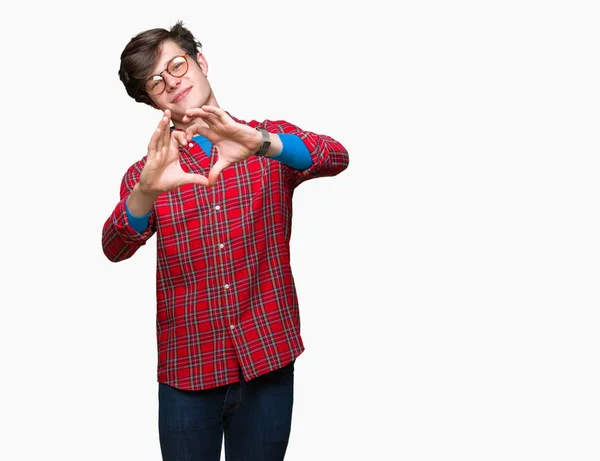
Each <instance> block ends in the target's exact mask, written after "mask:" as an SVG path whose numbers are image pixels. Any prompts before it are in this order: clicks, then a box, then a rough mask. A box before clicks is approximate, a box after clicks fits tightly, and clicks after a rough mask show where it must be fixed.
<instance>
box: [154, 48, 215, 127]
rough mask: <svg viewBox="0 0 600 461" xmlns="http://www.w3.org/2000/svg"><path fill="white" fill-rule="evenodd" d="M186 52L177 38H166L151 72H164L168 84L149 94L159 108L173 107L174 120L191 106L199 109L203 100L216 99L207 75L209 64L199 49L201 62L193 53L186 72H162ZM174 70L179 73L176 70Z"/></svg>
mask: <svg viewBox="0 0 600 461" xmlns="http://www.w3.org/2000/svg"><path fill="white" fill-rule="evenodd" d="M184 54H185V51H184V50H182V49H181V48H180V47H179V46H178V45H177V44H175V43H174V42H171V41H167V42H164V43H163V44H162V50H161V53H160V57H159V58H158V61H157V62H156V66H155V67H154V69H153V72H152V75H158V74H160V75H161V77H162V78H163V80H164V83H165V88H164V91H163V92H162V93H161V94H159V95H150V98H152V101H153V102H154V105H155V106H156V108H157V109H160V110H162V111H164V110H165V109H170V110H171V114H172V115H171V117H172V119H173V121H181V119H182V118H183V116H184V114H185V111H186V110H188V109H197V108H198V107H201V106H202V105H203V104H213V103H214V97H213V96H212V90H211V88H210V84H209V83H208V80H207V79H206V73H207V71H208V64H207V62H206V60H205V59H204V56H202V55H201V54H200V53H198V55H197V56H196V59H197V60H198V64H196V63H195V62H194V60H193V59H192V57H191V56H186V58H185V59H186V60H187V72H186V73H185V75H183V76H181V77H174V76H173V75H171V74H170V73H169V72H163V71H164V70H165V69H166V68H167V66H169V63H171V61H172V60H173V58H175V57H177V56H182V55H184ZM184 64H185V63H184ZM173 68H176V65H175V67H172V68H171V69H173ZM161 72H162V73H161ZM173 73H175V74H177V72H173Z"/></svg>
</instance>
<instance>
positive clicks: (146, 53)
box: [119, 21, 202, 106]
mask: <svg viewBox="0 0 600 461" xmlns="http://www.w3.org/2000/svg"><path fill="white" fill-rule="evenodd" d="M167 40H170V41H173V42H175V43H176V44H177V45H179V47H180V48H182V49H183V50H184V51H185V52H186V53H187V54H188V56H189V57H190V58H192V59H193V60H194V61H195V62H196V63H197V62H198V61H196V54H197V53H198V49H199V48H200V49H202V44H201V43H200V42H199V41H198V40H196V39H195V38H194V36H193V35H192V33H191V32H190V31H189V30H188V29H186V28H185V27H184V26H183V23H182V22H181V21H178V22H177V23H176V24H175V25H174V26H173V27H171V29H170V30H166V29H149V30H146V31H144V32H141V33H139V34H138V35H136V36H135V37H133V38H132V39H131V40H130V41H129V43H128V44H127V46H126V47H125V49H124V50H123V52H122V53H121V67H120V68H119V78H120V79H121V81H122V82H123V85H125V89H126V90H127V94H128V95H129V96H131V97H132V98H133V99H135V100H136V101H137V102H143V103H144V104H148V105H149V106H153V104H152V99H150V96H148V95H147V94H146V92H145V91H144V83H146V80H147V79H148V77H150V74H151V72H152V70H153V69H154V67H155V66H156V60H157V59H158V57H159V56H160V51H161V45H162V44H163V43H164V42H165V41H167Z"/></svg>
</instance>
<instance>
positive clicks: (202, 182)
mask: <svg viewBox="0 0 600 461" xmlns="http://www.w3.org/2000/svg"><path fill="white" fill-rule="evenodd" d="M183 184H195V185H197V186H206V187H208V186H210V184H209V182H208V178H207V177H206V176H202V175H201V174H196V173H184V177H183Z"/></svg>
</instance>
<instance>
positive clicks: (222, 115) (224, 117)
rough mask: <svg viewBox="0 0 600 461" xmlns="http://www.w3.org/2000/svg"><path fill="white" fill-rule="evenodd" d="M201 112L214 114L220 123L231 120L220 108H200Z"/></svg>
mask: <svg viewBox="0 0 600 461" xmlns="http://www.w3.org/2000/svg"><path fill="white" fill-rule="evenodd" d="M202 110H203V111H204V112H208V113H210V114H214V115H215V116H217V117H218V118H219V120H220V121H221V122H222V123H226V122H227V121H229V119H231V117H230V116H229V115H228V114H227V112H225V111H224V110H223V109H221V108H220V107H215V106H202Z"/></svg>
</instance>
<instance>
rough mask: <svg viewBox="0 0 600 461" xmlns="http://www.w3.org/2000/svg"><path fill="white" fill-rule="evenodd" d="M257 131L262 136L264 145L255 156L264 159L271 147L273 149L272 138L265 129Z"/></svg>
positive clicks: (258, 128)
mask: <svg viewBox="0 0 600 461" xmlns="http://www.w3.org/2000/svg"><path fill="white" fill-rule="evenodd" d="M256 129H257V130H258V131H260V133H261V134H262V141H263V143H262V146H261V147H260V149H259V150H258V152H256V153H255V154H254V155H258V156H259V157H264V156H265V154H266V153H267V151H268V150H269V147H271V138H270V136H269V132H268V131H267V130H265V129H264V128H260V127H256Z"/></svg>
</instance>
